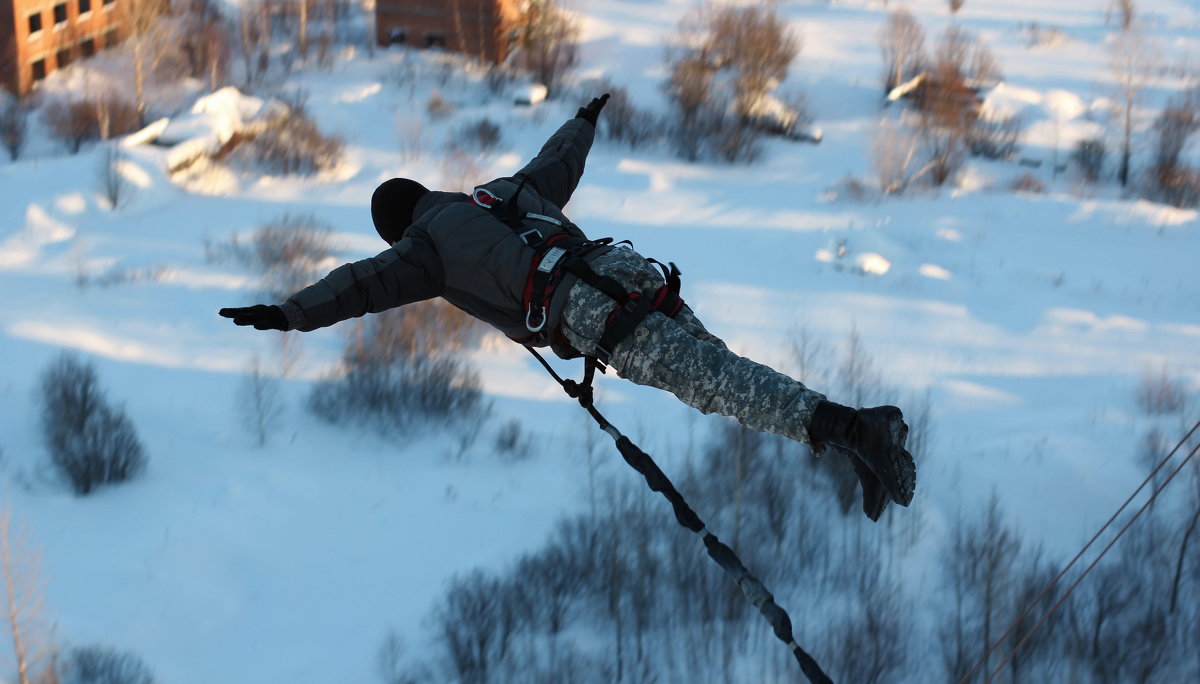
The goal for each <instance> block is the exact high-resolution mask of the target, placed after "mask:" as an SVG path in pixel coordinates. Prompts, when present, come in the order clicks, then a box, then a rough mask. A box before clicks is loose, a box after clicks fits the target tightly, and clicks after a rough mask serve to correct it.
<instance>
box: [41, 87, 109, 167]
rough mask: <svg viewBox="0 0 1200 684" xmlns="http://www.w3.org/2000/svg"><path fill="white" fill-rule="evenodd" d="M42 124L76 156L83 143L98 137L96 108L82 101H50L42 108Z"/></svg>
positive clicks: (98, 126)
mask: <svg viewBox="0 0 1200 684" xmlns="http://www.w3.org/2000/svg"><path fill="white" fill-rule="evenodd" d="M42 123H44V124H45V125H46V127H47V128H48V129H50V134H51V135H53V136H54V137H55V138H58V139H59V140H60V141H62V142H63V143H64V144H65V145H66V146H67V149H68V150H69V151H70V152H71V154H78V153H79V150H80V149H81V148H82V147H83V144H84V143H85V142H88V141H91V140H96V139H97V138H99V137H100V121H99V118H98V117H97V115H96V108H95V107H93V106H92V105H91V104H89V103H87V102H85V101H83V100H68V99H63V98H55V99H52V100H51V101H49V102H47V103H46V104H45V106H43V107H42Z"/></svg>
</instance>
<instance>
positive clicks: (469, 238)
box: [219, 94, 916, 520]
mask: <svg viewBox="0 0 1200 684" xmlns="http://www.w3.org/2000/svg"><path fill="white" fill-rule="evenodd" d="M607 101H608V95H607V94H605V95H603V96H601V97H599V98H595V99H593V100H592V101H591V102H590V103H588V104H587V105H586V106H584V107H581V108H580V109H579V112H578V114H577V115H576V116H575V117H574V118H572V119H571V120H569V121H567V122H566V123H565V124H563V125H562V126H561V127H560V128H559V129H558V131H557V132H555V133H554V135H552V136H551V137H550V139H549V140H548V141H547V142H546V144H545V145H544V146H543V147H542V149H541V151H540V152H539V153H538V155H537V156H536V157H534V159H533V160H532V161H531V162H529V163H528V164H527V165H526V166H525V167H524V168H522V169H521V170H520V171H518V172H517V173H516V174H514V175H513V176H511V177H505V178H497V179H495V180H493V181H491V182H488V183H485V184H483V185H481V186H479V187H477V188H475V190H474V191H473V192H472V193H471V194H465V193H461V192H439V191H431V190H428V189H426V188H425V187H424V186H423V185H421V184H420V183H418V182H416V181H414V180H409V179H404V178H393V179H391V180H389V181H386V182H384V183H383V184H381V185H380V186H379V187H378V188H377V189H376V190H375V193H374V195H373V196H372V198H371V218H372V220H373V222H374V224H375V230H376V231H377V232H378V233H379V236H380V237H382V238H383V240H384V242H386V243H388V245H390V246H389V248H388V249H386V250H384V251H383V252H382V253H380V254H379V255H377V256H375V257H372V258H369V259H364V260H362V261H357V262H355V263H352V264H345V265H343V266H340V267H338V268H336V269H334V270H333V271H332V272H331V273H329V275H327V276H325V277H324V278H322V279H321V280H320V281H318V282H317V283H315V284H313V285H310V286H308V287H306V288H304V289H303V290H301V291H299V292H297V293H296V294H294V295H292V296H291V297H289V298H287V300H286V301H284V302H282V303H281V304H278V305H266V304H258V305H255V306H250V307H241V308H228V309H221V310H220V312H219V313H220V315H221V316H224V317H226V318H232V319H233V322H234V323H236V324H237V325H247V326H253V327H255V328H257V329H259V330H300V331H310V330H315V329H317V328H323V327H326V326H330V325H333V324H335V323H338V322H339V321H344V320H347V319H350V318H354V317H358V316H363V315H365V314H368V313H378V312H380V311H384V310H386V309H390V308H393V307H397V306H403V305H404V304H409V303H411V302H417V301H421V300H425V299H431V298H433V297H442V298H444V299H445V300H447V301H448V302H450V303H451V304H453V305H454V306H456V307H458V308H459V309H462V310H463V311H465V312H466V313H468V314H470V315H471V316H474V317H475V318H478V319H480V320H482V321H484V322H486V323H488V324H490V325H492V326H493V327H495V328H497V329H499V330H500V331H501V332H503V333H505V334H506V335H508V336H509V337H510V338H512V339H514V340H516V341H517V342H519V343H521V344H525V345H528V346H531V347H546V346H549V347H551V348H552V349H553V350H554V352H555V353H556V354H558V355H559V356H560V357H562V358H575V357H579V356H588V357H593V358H596V359H598V360H599V362H602V363H604V364H607V365H609V366H611V367H612V368H613V369H614V370H615V371H616V373H617V374H618V375H619V376H620V377H622V378H625V379H628V380H631V381H633V382H635V383H637V384H639V385H650V386H653V387H657V388H660V389H664V390H667V391H668V392H671V393H672V394H674V395H675V396H676V397H678V398H679V399H681V400H682V401H683V402H684V403H686V404H688V405H689V406H692V407H694V408H696V409H699V410H700V411H701V412H703V413H706V414H707V413H719V414H721V415H725V416H731V417H733V418H735V419H736V420H737V421H738V422H739V423H741V424H742V425H744V426H746V427H748V428H750V429H753V430H758V431H763V432H771V433H776V434H780V435H784V436H786V437H789V438H791V439H794V440H797V441H800V442H807V443H809V444H810V445H812V447H813V451H814V453H817V454H820V453H821V452H822V451H823V450H824V449H825V447H827V446H832V447H834V448H835V449H837V450H839V451H841V452H843V453H845V454H846V455H847V456H848V457H849V459H850V461H851V463H852V464H853V466H854V470H855V472H856V473H857V475H858V478H859V482H860V484H861V485H862V492H863V512H864V513H866V515H867V516H868V517H869V518H871V519H872V520H878V519H879V516H880V514H882V512H883V509H884V507H885V506H886V505H887V503H888V502H889V501H895V502H896V503H898V504H900V505H902V506H907V505H908V504H909V503H910V502H911V501H912V496H913V491H914V488H915V486H916V469H915V466H914V464H913V460H912V457H911V456H910V455H909V453H908V451H906V450H905V441H906V439H907V435H908V426H907V425H906V424H905V423H904V419H903V415H902V414H901V411H900V409H898V408H896V407H894V406H881V407H876V408H866V409H853V408H850V407H847V406H842V405H840V404H835V403H833V402H830V401H827V400H826V398H825V395H823V394H820V393H818V392H815V391H813V390H811V389H808V388H807V387H805V386H804V384H802V383H801V382H799V381H797V380H794V379H792V378H790V377H788V376H786V375H783V374H781V373H778V372H776V371H774V370H772V369H771V368H768V367H767V366H764V365H762V364H759V363H756V362H754V361H751V360H750V359H747V358H745V357H742V356H738V355H737V354H734V353H733V352H731V351H730V350H729V349H728V348H727V347H726V346H725V343H724V342H723V341H721V339H720V338H719V337H717V336H715V335H713V334H712V333H710V332H709V331H708V330H706V329H705V327H704V325H702V324H701V322H700V320H699V319H698V318H697V317H696V315H695V314H694V313H693V311H692V309H691V308H690V307H688V306H687V305H686V304H685V303H684V302H683V300H682V299H680V298H679V295H678V271H676V270H675V269H674V268H673V265H672V268H671V269H667V268H665V267H664V268H663V270H662V272H661V273H660V271H659V269H658V268H656V267H655V266H654V264H653V263H651V262H650V261H648V260H647V259H645V258H644V257H642V256H641V255H639V254H638V253H637V252H635V251H634V250H633V249H632V248H628V247H626V246H624V245H612V244H610V243H611V241H610V240H607V239H605V240H589V239H588V238H587V236H586V235H584V233H583V231H582V230H580V229H579V227H578V226H576V225H575V224H574V223H572V222H571V220H570V219H568V218H567V217H566V216H565V215H564V214H563V212H562V207H564V206H566V204H567V201H568V200H570V199H571V195H572V193H573V192H574V191H575V188H576V186H577V185H578V184H579V181H580V178H581V176H582V175H583V168H584V161H585V159H586V158H587V154H588V151H589V150H590V149H591V146H592V141H593V139H594V137H595V133H596V120H597V118H598V117H599V114H600V110H601V109H602V108H603V107H604V105H605V103H606V102H607Z"/></svg>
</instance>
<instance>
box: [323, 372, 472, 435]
mask: <svg viewBox="0 0 1200 684" xmlns="http://www.w3.org/2000/svg"><path fill="white" fill-rule="evenodd" d="M308 408H309V410H311V411H312V412H313V413H314V414H315V415H316V416H317V417H319V418H321V419H322V420H325V421H327V422H330V423H334V424H342V423H357V424H361V425H365V426H367V427H370V428H372V429H375V430H377V431H378V432H380V433H381V434H394V433H395V432H397V431H400V430H411V429H414V428H417V427H420V426H421V425H422V424H423V423H426V422H434V423H440V424H452V423H454V422H456V421H459V420H462V419H464V418H466V417H468V416H472V415H477V414H478V413H479V412H480V411H484V410H485V409H486V404H485V402H484V401H483V396H482V390H481V389H480V382H479V377H478V375H477V374H476V373H475V372H473V371H471V370H469V369H468V368H467V367H466V365H465V363H463V362H462V361H461V360H459V359H456V358H453V357H443V358H430V357H425V356H414V357H411V358H408V359H403V360H398V361H393V362H390V363H379V362H366V363H359V364H355V365H351V366H349V368H348V369H347V370H346V372H345V374H344V375H342V376H340V377H334V378H329V379H326V380H322V381H320V382H318V383H317V384H315V385H314V386H313V389H312V392H311V394H310V395H309V398H308Z"/></svg>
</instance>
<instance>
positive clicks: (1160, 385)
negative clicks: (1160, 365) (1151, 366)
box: [1134, 368, 1186, 416]
mask: <svg viewBox="0 0 1200 684" xmlns="http://www.w3.org/2000/svg"><path fill="white" fill-rule="evenodd" d="M1185 397H1186V394H1185V392H1184V389H1183V384H1182V383H1181V382H1179V381H1178V380H1176V379H1175V378H1172V377H1171V376H1169V375H1168V374H1167V370H1166V369H1165V368H1164V369H1162V370H1161V371H1159V372H1158V373H1153V372H1151V371H1148V370H1144V371H1142V376H1141V379H1140V380H1139V381H1138V387H1137V394H1136V395H1135V397H1134V399H1135V400H1136V402H1137V405H1138V408H1140V409H1142V411H1144V412H1146V413H1147V414H1148V415H1152V416H1160V415H1167V414H1171V413H1178V412H1179V411H1180V410H1182V409H1183V405H1184V400H1185Z"/></svg>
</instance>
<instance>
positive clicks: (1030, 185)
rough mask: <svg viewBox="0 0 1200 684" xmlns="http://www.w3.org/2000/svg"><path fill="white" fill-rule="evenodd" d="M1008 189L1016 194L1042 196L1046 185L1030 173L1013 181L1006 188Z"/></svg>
mask: <svg viewBox="0 0 1200 684" xmlns="http://www.w3.org/2000/svg"><path fill="white" fill-rule="evenodd" d="M1008 189H1009V190H1011V191H1013V192H1017V193H1025V194H1029V195H1042V194H1045V192H1046V184H1045V183H1043V182H1042V181H1041V179H1039V178H1038V177H1037V176H1035V175H1033V174H1032V173H1023V174H1021V175H1020V176H1017V177H1016V178H1014V179H1013V182H1012V184H1011V185H1009V186H1008Z"/></svg>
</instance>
